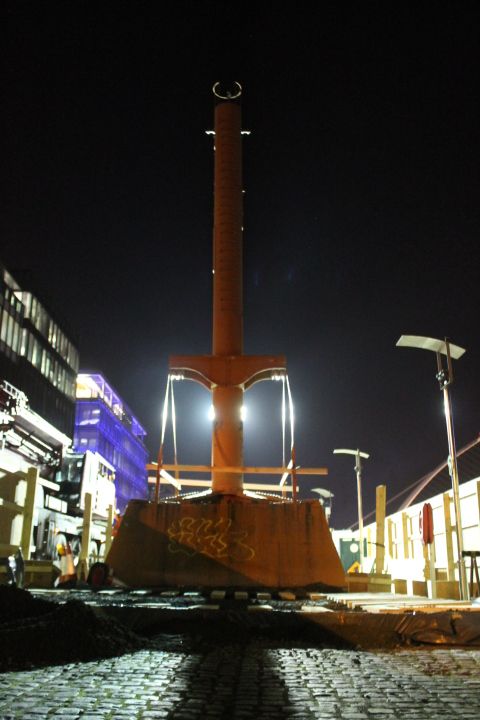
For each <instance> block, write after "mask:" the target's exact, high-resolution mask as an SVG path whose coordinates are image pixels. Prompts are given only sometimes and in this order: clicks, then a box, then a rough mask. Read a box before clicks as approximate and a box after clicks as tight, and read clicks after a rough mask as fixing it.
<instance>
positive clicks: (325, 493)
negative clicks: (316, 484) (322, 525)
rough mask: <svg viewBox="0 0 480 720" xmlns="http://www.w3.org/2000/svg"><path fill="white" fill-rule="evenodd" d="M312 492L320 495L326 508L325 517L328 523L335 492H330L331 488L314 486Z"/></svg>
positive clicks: (321, 501)
mask: <svg viewBox="0 0 480 720" xmlns="http://www.w3.org/2000/svg"><path fill="white" fill-rule="evenodd" d="M312 492H314V493H317V494H318V495H320V497H319V498H318V499H319V501H320V504H321V505H322V507H323V509H324V510H325V517H326V518H327V523H329V522H330V515H331V514H332V504H333V498H334V497H335V496H334V494H333V493H332V492H330V490H326V489H325V488H312Z"/></svg>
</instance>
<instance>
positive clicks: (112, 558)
mask: <svg viewBox="0 0 480 720" xmlns="http://www.w3.org/2000/svg"><path fill="white" fill-rule="evenodd" d="M107 562H108V564H109V565H110V566H111V567H112V568H113V572H114V575H115V577H116V578H118V579H119V580H121V581H122V582H124V583H126V584H127V585H129V586H132V587H139V586H140V587H162V586H163V587H165V586H170V587H171V586H174V587H202V588H218V587H233V586H234V587H237V588H238V587H243V588H247V587H249V588H254V587H265V588H267V587H268V588H279V587H284V588H285V587H291V588H295V587H313V586H315V587H319V588H341V587H343V586H344V585H345V574H344V570H343V568H342V565H341V562H340V559H339V557H338V554H337V551H336V550H335V546H334V544H333V541H332V538H331V535H330V530H329V528H328V525H327V522H326V519H325V515H324V512H323V508H322V507H321V505H320V504H319V503H318V502H317V501H315V500H309V501H305V502H298V503H283V502H282V503H275V502H269V501H268V500H254V499H250V498H247V497H245V496H243V497H241V498H239V497H238V496H237V497H235V498H234V497H231V496H228V495H215V494H214V495H210V496H209V497H208V499H202V501H201V502H199V501H196V502H195V501H187V500H180V501H178V502H176V503H172V502H166V503H159V504H158V505H157V504H155V503H150V502H145V501H141V500H132V501H130V503H129V504H128V506H127V509H126V512H125V516H124V518H123V521H122V524H121V526H120V529H119V532H118V535H117V536H116V538H115V540H114V541H113V544H112V547H111V549H110V552H109V554H108V557H107Z"/></svg>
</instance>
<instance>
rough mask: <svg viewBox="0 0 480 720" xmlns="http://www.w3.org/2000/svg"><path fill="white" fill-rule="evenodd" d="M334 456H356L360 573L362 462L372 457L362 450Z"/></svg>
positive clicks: (345, 451) (335, 453)
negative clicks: (362, 459)
mask: <svg viewBox="0 0 480 720" xmlns="http://www.w3.org/2000/svg"><path fill="white" fill-rule="evenodd" d="M333 454H334V455H355V474H356V476H357V500H358V539H359V545H360V572H363V509H362V461H361V458H364V459H365V460H368V458H369V457H370V455H369V454H368V453H366V452H360V450H347V449H345V448H341V449H338V450H334V451H333Z"/></svg>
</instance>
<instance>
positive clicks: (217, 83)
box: [212, 80, 242, 100]
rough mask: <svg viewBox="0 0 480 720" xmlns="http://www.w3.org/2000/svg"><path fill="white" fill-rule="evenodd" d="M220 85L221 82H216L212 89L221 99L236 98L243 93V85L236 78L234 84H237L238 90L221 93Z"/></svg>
mask: <svg viewBox="0 0 480 720" xmlns="http://www.w3.org/2000/svg"><path fill="white" fill-rule="evenodd" d="M219 85H220V83H219V82H216V83H215V85H214V86H213V88H212V90H213V94H214V95H215V97H218V98H220V100H236V99H237V98H238V97H240V95H241V94H242V86H241V85H240V83H239V82H237V81H236V80H234V85H235V86H236V88H237V91H236V92H234V91H227V94H226V95H221V94H220V93H219V92H218V91H217V88H218V87H219Z"/></svg>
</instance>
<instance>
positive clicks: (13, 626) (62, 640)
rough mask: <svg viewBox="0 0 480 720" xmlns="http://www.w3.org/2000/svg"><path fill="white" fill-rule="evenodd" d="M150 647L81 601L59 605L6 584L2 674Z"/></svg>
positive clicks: (1, 594) (0, 623) (1, 589)
mask: <svg viewBox="0 0 480 720" xmlns="http://www.w3.org/2000/svg"><path fill="white" fill-rule="evenodd" d="M150 645H151V643H150V641H149V640H147V639H145V638H142V637H139V636H138V635H136V634H135V633H133V632H132V631H131V630H128V629H127V628H125V627H124V626H123V625H120V624H119V623H118V622H116V621H115V620H113V619H111V618H109V617H106V616H104V615H102V614H101V612H98V611H95V610H93V609H92V608H91V607H88V606H87V605H84V603H82V602H80V601H78V600H69V601H67V602H66V603H65V604H62V605H59V604H57V603H51V602H47V601H45V600H40V599H36V598H34V597H33V596H32V595H30V593H29V592H28V591H26V590H19V589H17V588H14V587H10V586H0V672H5V671H7V670H21V669H27V668H32V667H39V666H43V665H52V664H61V663H67V662H76V661H80V662H84V661H87V660H97V659H101V658H108V657H115V656H118V655H123V654H124V653H128V652H135V651H137V650H141V649H145V648H148V647H150Z"/></svg>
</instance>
